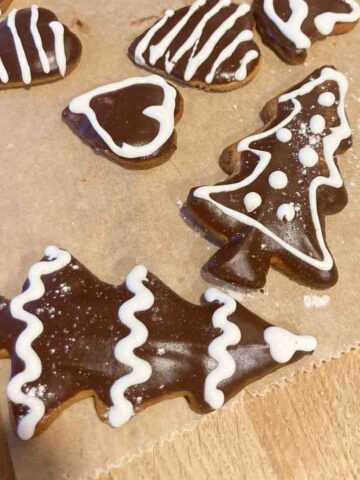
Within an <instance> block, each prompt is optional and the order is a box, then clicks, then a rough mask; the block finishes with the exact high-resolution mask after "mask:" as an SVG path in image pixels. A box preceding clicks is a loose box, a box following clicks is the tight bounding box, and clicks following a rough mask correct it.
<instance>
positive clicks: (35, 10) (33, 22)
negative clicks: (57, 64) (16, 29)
mask: <svg viewBox="0 0 360 480" xmlns="http://www.w3.org/2000/svg"><path fill="white" fill-rule="evenodd" d="M38 20H39V7H37V6H36V5H32V7H31V19H30V31H31V34H32V36H33V39H34V42H35V46H36V48H37V51H38V55H39V59H40V62H41V66H42V69H43V71H44V73H49V72H50V63H49V60H48V57H47V55H46V53H45V50H44V48H43V44H42V40H41V37H40V33H39V30H38V27H37V22H38Z"/></svg>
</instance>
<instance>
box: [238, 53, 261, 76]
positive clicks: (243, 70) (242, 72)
mask: <svg viewBox="0 0 360 480" xmlns="http://www.w3.org/2000/svg"><path fill="white" fill-rule="evenodd" d="M258 56H259V53H258V52H257V51H256V50H249V51H248V52H246V53H245V55H244V58H243V59H242V60H241V61H240V67H239V68H238V69H237V70H236V72H235V80H237V81H238V82H240V81H243V80H245V78H246V77H247V67H248V65H249V63H250V62H252V61H253V60H256V59H257V58H258Z"/></svg>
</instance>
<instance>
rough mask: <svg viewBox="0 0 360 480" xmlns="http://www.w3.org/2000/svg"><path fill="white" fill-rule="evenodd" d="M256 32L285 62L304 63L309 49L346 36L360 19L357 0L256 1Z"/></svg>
mask: <svg viewBox="0 0 360 480" xmlns="http://www.w3.org/2000/svg"><path fill="white" fill-rule="evenodd" d="M253 10H254V14H255V17H256V25H257V28H258V30H259V32H260V34H261V36H262V38H263V40H264V42H265V43H266V44H267V45H269V46H270V47H271V48H272V49H273V50H274V51H275V52H276V53H277V54H278V55H279V56H280V57H281V58H283V59H284V60H285V61H287V62H289V63H292V64H297V63H302V62H304V61H305V59H306V57H307V49H309V48H310V47H311V45H313V44H314V43H315V42H317V41H318V40H322V39H324V38H326V37H328V36H329V35H339V34H342V33H347V32H349V31H350V30H352V29H353V28H354V26H355V25H356V23H357V22H358V20H359V18H360V7H359V4H358V3H357V1H356V0H296V1H295V2H291V0H254V7H253Z"/></svg>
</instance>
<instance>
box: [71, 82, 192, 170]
mask: <svg viewBox="0 0 360 480" xmlns="http://www.w3.org/2000/svg"><path fill="white" fill-rule="evenodd" d="M163 100H164V91H163V89H162V88H161V87H159V86H157V85H153V84H141V85H139V84H138V85H132V86H130V87H126V88H123V89H120V90H116V91H115V92H110V93H106V94H103V95H98V96H96V97H94V98H93V99H92V100H91V102H90V106H91V108H92V109H93V110H94V111H95V113H96V117H97V119H98V121H99V123H100V125H101V126H102V127H103V128H104V129H105V130H106V131H107V132H108V133H109V134H110V136H111V137H112V138H113V140H114V142H115V143H116V144H117V145H122V143H123V142H126V143H129V144H130V145H133V146H142V145H146V144H148V143H150V142H151V141H152V140H153V139H154V138H155V137H156V135H157V134H158V132H159V122H158V121H156V120H154V119H153V118H150V117H148V116H146V115H143V111H144V110H145V109H146V108H148V107H151V106H155V105H162V103H163ZM182 110H183V100H182V97H181V95H180V93H179V92H178V91H177V95H176V104H175V112H174V116H175V122H177V121H179V120H180V118H181V115H182ZM62 117H63V120H64V121H65V123H67V125H69V127H70V128H71V129H72V130H74V131H75V133H76V134H77V135H79V137H80V138H81V139H82V140H83V141H84V142H86V143H87V144H88V145H90V146H91V148H92V149H93V150H94V151H95V152H96V153H99V154H103V155H105V156H106V157H108V158H110V159H111V160H113V161H115V162H116V163H121V164H122V165H123V166H127V167H130V168H146V167H151V166H153V165H154V160H155V163H156V164H158V163H162V162H163V161H166V160H167V159H168V158H170V156H171V155H172V154H173V153H174V151H175V150H176V132H175V130H174V132H173V135H172V136H171V137H170V138H169V139H168V140H167V142H166V143H165V144H164V145H163V146H162V147H161V148H160V150H158V151H156V152H154V154H153V155H151V156H147V157H140V158H135V159H126V158H123V157H119V156H117V155H116V154H115V153H114V152H112V150H111V149H110V148H109V147H108V145H107V144H106V143H105V142H104V141H103V139H102V138H101V137H100V136H99V135H98V133H97V132H96V131H95V129H94V128H93V127H92V125H91V123H90V121H89V119H88V117H87V116H86V115H82V114H77V113H73V112H71V111H70V109H69V107H66V108H65V110H64V111H63V114H62ZM159 157H162V158H161V160H160V161H158V159H159Z"/></svg>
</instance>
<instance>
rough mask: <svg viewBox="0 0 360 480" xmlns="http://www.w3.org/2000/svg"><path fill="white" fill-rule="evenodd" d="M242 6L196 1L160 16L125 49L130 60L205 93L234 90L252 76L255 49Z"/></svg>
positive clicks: (251, 19)
mask: <svg viewBox="0 0 360 480" xmlns="http://www.w3.org/2000/svg"><path fill="white" fill-rule="evenodd" d="M254 28H255V21H254V17H253V15H252V13H251V12H250V7H249V5H247V4H241V5H237V4H235V3H231V1H230V0H207V1H206V0H195V1H194V2H193V3H192V4H191V5H190V6H188V7H183V8H180V9H179V10H176V11H173V10H167V11H166V13H165V15H164V16H163V17H162V18H161V19H160V20H158V21H157V22H155V24H154V25H153V26H152V27H150V28H149V29H148V30H147V31H146V32H144V33H143V34H142V35H140V36H139V37H138V38H136V40H135V41H134V42H133V43H132V44H131V46H130V47H129V56H130V58H132V59H133V61H134V62H135V63H136V64H138V65H140V66H142V67H145V68H147V69H150V70H152V71H155V72H157V73H160V74H164V75H166V76H168V77H170V78H171V79H174V80H178V81H181V82H185V83H186V84H188V85H191V86H195V87H200V88H203V89H205V90H218V91H226V90H231V89H234V88H238V87H240V86H242V85H243V84H245V83H246V82H248V81H250V80H251V79H252V78H253V77H254V75H255V74H256V71H257V68H258V66H259V62H260V50H259V48H258V46H257V45H256V43H255V42H254V40H253V30H254Z"/></svg>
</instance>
